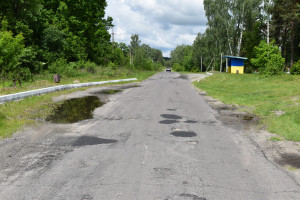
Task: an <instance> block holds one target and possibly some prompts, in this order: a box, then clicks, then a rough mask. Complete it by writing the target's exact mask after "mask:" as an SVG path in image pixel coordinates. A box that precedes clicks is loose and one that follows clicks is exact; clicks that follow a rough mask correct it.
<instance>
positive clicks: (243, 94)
mask: <svg viewBox="0 0 300 200" xmlns="http://www.w3.org/2000/svg"><path fill="white" fill-rule="evenodd" d="M195 85H196V86H197V87H199V88H201V89H203V90H205V91H207V93H208V95H210V96H212V97H215V98H217V99H219V100H221V101H222V102H224V103H227V104H238V105H243V106H246V107H248V112H253V113H255V114H256V115H258V116H259V117H260V118H261V119H262V122H263V123H265V124H266V125H267V127H268V128H267V129H268V130H269V131H270V132H272V133H277V134H278V135H281V136H283V137H284V138H285V139H287V140H294V141H300V106H299V104H300V87H299V86H300V76H291V75H282V76H273V77H265V76H262V75H259V74H244V75H241V74H225V73H220V74H215V75H213V76H210V77H208V78H206V79H204V80H202V81H200V82H199V83H195Z"/></svg>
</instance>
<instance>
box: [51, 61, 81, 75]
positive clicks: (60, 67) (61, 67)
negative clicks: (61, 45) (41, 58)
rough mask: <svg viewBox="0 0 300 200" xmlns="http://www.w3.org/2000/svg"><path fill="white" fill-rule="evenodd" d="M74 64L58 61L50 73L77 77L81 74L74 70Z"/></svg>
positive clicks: (52, 65)
mask: <svg viewBox="0 0 300 200" xmlns="http://www.w3.org/2000/svg"><path fill="white" fill-rule="evenodd" d="M74 66H76V65H74V63H70V64H68V63H67V60H66V59H63V58H60V59H57V60H56V61H55V62H54V63H52V64H51V65H50V66H49V71H50V73H52V74H60V75H65V76H67V77H77V76H79V75H80V73H79V72H78V71H77V70H75V69H74Z"/></svg>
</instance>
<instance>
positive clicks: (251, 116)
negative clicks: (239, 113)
mask: <svg viewBox="0 0 300 200" xmlns="http://www.w3.org/2000/svg"><path fill="white" fill-rule="evenodd" d="M242 118H243V120H246V121H251V120H252V119H253V118H254V116H253V115H243V117H242Z"/></svg>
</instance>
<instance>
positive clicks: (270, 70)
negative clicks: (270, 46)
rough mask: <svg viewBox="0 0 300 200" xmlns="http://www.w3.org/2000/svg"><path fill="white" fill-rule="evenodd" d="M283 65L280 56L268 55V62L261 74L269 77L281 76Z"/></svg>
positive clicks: (282, 59)
mask: <svg viewBox="0 0 300 200" xmlns="http://www.w3.org/2000/svg"><path fill="white" fill-rule="evenodd" d="M283 64H284V58H282V57H281V55H278V54H272V55H270V60H268V62H267V63H266V65H265V68H264V69H263V71H262V72H263V74H266V75H270V76H273V75H279V74H282V73H283V71H282V66H283Z"/></svg>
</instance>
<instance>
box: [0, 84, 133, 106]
mask: <svg viewBox="0 0 300 200" xmlns="http://www.w3.org/2000/svg"><path fill="white" fill-rule="evenodd" d="M136 80H137V78H130V79H120V80H111V81H101V82H90V83H78V84H68V85H59V86H53V87H48V88H42V89H38V90H30V91H26V92H20V93H15V94H9V95H3V96H0V103H4V102H8V101H15V100H19V99H24V98H26V97H30V96H35V95H41V94H46V93H50V92H55V91H59V90H67V89H74V88H80V87H89V86H94V85H103V84H106V83H119V82H126V81H136Z"/></svg>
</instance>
